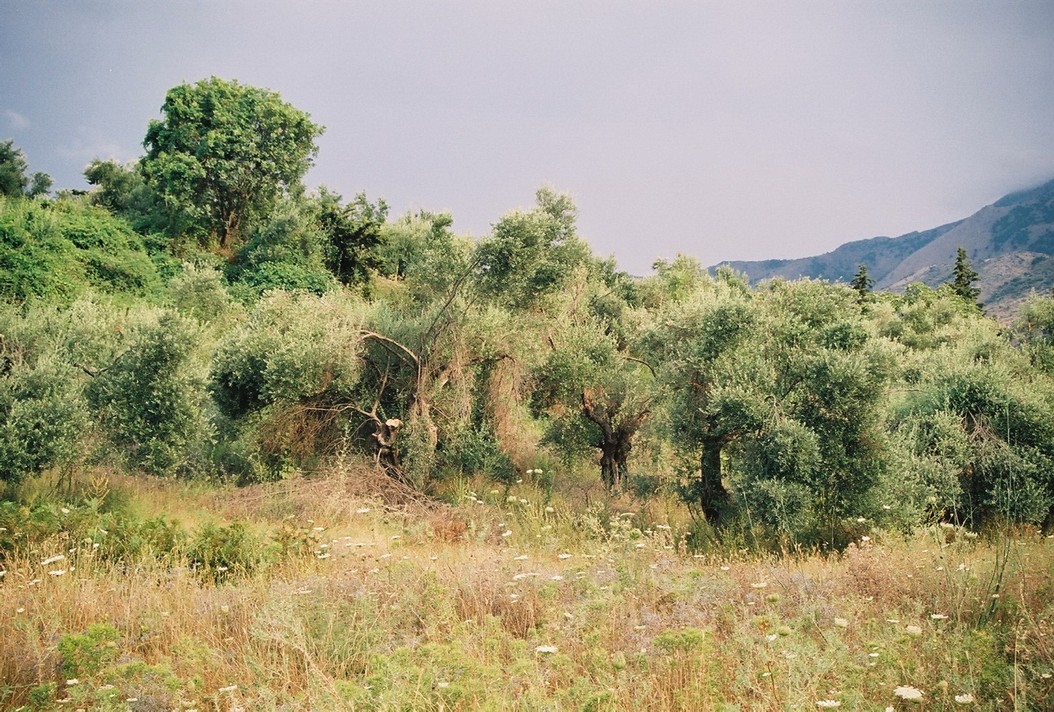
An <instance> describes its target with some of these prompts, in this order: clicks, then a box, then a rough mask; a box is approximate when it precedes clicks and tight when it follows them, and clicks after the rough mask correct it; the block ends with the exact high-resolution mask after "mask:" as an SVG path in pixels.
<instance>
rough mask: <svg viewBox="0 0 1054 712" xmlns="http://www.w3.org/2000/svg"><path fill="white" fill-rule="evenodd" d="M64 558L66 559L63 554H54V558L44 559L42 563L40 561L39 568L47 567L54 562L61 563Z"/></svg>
mask: <svg viewBox="0 0 1054 712" xmlns="http://www.w3.org/2000/svg"><path fill="white" fill-rule="evenodd" d="M65 558H66V555H65V554H55V555H54V556H49V557H48V558H46V559H44V560H43V561H41V562H40V565H41V566H49V565H51V564H54V563H55V562H56V561H62V560H63V559H65Z"/></svg>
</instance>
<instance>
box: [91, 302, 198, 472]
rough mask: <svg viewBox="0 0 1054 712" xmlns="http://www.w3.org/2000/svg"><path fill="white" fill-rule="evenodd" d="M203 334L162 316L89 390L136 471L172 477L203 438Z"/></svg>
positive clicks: (182, 319)
mask: <svg viewBox="0 0 1054 712" xmlns="http://www.w3.org/2000/svg"><path fill="white" fill-rule="evenodd" d="M199 333H200V332H199V330H198V328H197V327H196V326H195V325H194V324H193V323H191V322H190V321H189V320H188V319H186V318H185V317H182V316H180V315H178V314H175V313H172V312H162V313H161V315H160V316H159V317H158V319H157V322H156V323H154V324H147V325H144V326H142V327H140V328H139V329H138V331H137V333H136V334H135V337H134V339H133V341H132V343H131V344H130V346H129V348H128V350H127V351H125V352H124V353H122V354H121V355H120V356H119V357H118V358H117V360H116V361H114V362H113V363H112V364H111V365H110V366H109V367H108V368H106V369H105V370H104V371H103V372H101V373H100V374H98V376H97V377H96V378H94V379H92V381H91V383H90V384H89V385H88V389H87V394H88V399H89V403H90V404H91V406H92V408H93V409H94V411H95V412H96V413H97V414H98V416H99V418H100V421H101V423H102V425H103V427H104V429H105V431H106V432H107V433H108V434H109V436H110V438H111V439H112V440H113V442H114V443H115V444H117V445H118V446H119V447H120V448H122V450H123V452H124V454H125V456H126V457H127V458H128V461H129V463H130V464H132V465H133V466H135V467H141V468H143V469H144V470H146V471H147V472H152V473H157V474H164V473H170V472H173V471H175V470H176V469H177V468H179V467H180V466H181V465H184V464H185V463H186V462H187V461H188V459H189V457H190V448H191V446H192V445H196V444H199V443H200V442H201V440H202V439H203V437H204V434H205V424H206V423H205V418H204V412H203V407H204V401H205V389H204V378H203V374H201V373H200V372H199V368H198V366H197V364H196V363H195V359H194V350H195V348H196V344H197V339H198V336H199Z"/></svg>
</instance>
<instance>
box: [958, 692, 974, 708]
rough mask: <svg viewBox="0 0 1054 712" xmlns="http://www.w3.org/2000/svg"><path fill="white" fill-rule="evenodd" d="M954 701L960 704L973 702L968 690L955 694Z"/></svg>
mask: <svg viewBox="0 0 1054 712" xmlns="http://www.w3.org/2000/svg"><path fill="white" fill-rule="evenodd" d="M955 701H956V702H958V703H959V704H960V705H970V704H973V695H971V694H970V693H969V692H967V693H966V694H965V695H956V696H955Z"/></svg>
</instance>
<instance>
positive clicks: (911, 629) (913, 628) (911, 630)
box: [904, 625, 922, 636]
mask: <svg viewBox="0 0 1054 712" xmlns="http://www.w3.org/2000/svg"><path fill="white" fill-rule="evenodd" d="M904 632H905V633H907V634H908V635H914V636H920V635H922V628H919V627H918V626H917V625H909V626H904Z"/></svg>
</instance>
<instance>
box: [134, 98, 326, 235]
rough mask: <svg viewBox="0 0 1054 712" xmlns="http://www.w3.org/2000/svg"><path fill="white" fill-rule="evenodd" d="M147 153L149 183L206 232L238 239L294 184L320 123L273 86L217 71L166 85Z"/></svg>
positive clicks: (191, 227) (186, 221)
mask: <svg viewBox="0 0 1054 712" xmlns="http://www.w3.org/2000/svg"><path fill="white" fill-rule="evenodd" d="M161 111H162V113H163V114H164V119H163V120H161V121H152V122H150V126H149V128H148V129H147V133H146V139H145V140H144V142H143V143H144V145H145V146H146V149H147V153H146V155H145V156H144V157H143V159H142V163H141V165H142V170H143V175H144V177H145V179H146V182H147V184H148V185H149V186H151V187H152V188H153V189H154V190H155V191H156V192H157V194H158V195H159V196H160V197H161V199H162V201H163V204H164V206H165V208H166V210H168V211H169V212H170V213H172V214H173V215H175V216H177V218H178V221H179V223H180V224H182V225H186V226H187V228H186V229H187V230H188V231H190V232H193V233H194V234H197V235H198V236H199V237H200V238H201V239H203V240H205V239H210V238H215V239H218V241H219V244H220V246H221V247H224V248H227V247H230V246H233V245H234V244H235V243H236V242H237V241H238V240H239V239H240V237H241V235H242V234H243V232H244V231H245V229H246V228H247V227H248V226H249V225H250V224H251V223H252V222H253V221H254V220H256V219H259V218H263V217H266V216H267V215H268V213H269V212H270V211H271V210H272V209H273V207H274V206H275V204H276V202H277V201H278V199H279V198H280V197H281V196H282V195H285V194H287V193H289V192H291V191H296V190H297V189H298V188H299V186H300V180H301V178H302V177H303V175H304V173H306V172H307V169H308V168H309V167H310V166H311V162H312V160H313V158H314V155H315V153H316V151H317V148H316V147H315V144H314V141H315V138H316V137H318V136H319V135H320V134H321V133H322V127H320V126H318V125H316V124H314V123H312V122H311V120H310V118H309V117H308V115H307V114H305V113H303V112H301V111H299V110H298V109H295V108H294V107H292V106H290V105H289V104H286V103H285V102H283V101H282V99H281V97H280V96H279V95H278V94H277V93H275V92H272V91H268V90H266V89H258V88H256V87H250V86H245V85H242V84H239V83H238V82H236V81H225V80H223V79H219V78H217V77H212V78H210V79H205V80H202V81H199V82H197V83H196V84H193V85H190V84H181V85H179V86H177V87H174V88H172V89H170V90H169V91H168V93H167V94H166V95H165V102H164V104H163V105H162V107H161Z"/></svg>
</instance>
